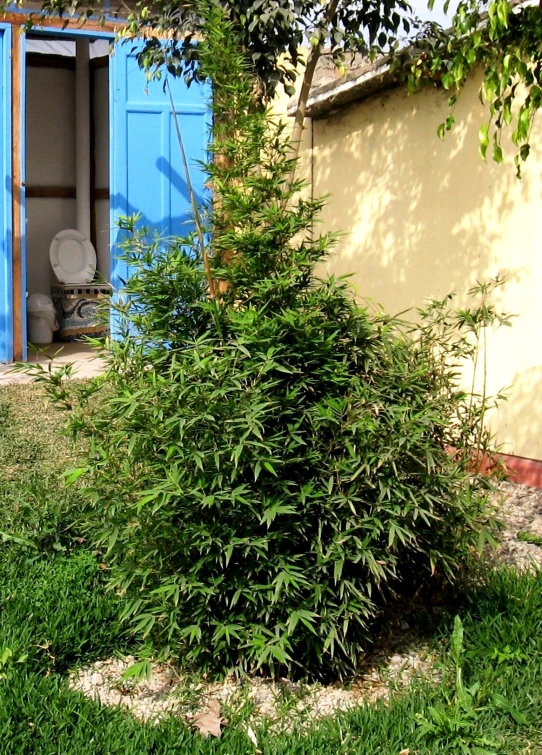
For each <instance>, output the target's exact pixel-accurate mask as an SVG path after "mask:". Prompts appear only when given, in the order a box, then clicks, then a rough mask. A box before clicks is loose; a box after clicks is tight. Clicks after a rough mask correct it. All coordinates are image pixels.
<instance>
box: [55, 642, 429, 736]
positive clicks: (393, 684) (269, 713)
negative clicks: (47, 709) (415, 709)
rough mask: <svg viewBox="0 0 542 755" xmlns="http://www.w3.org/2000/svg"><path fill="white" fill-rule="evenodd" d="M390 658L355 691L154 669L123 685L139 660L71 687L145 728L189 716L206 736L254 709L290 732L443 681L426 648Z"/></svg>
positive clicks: (101, 669) (379, 656)
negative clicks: (214, 723)
mask: <svg viewBox="0 0 542 755" xmlns="http://www.w3.org/2000/svg"><path fill="white" fill-rule="evenodd" d="M390 652H391V654H386V653H385V652H382V651H379V652H378V653H376V654H375V655H374V656H372V657H371V658H370V659H369V660H368V662H367V664H366V668H367V670H366V671H365V673H362V674H361V675H360V676H359V677H357V678H356V679H355V680H354V682H352V683H351V684H350V685H348V686H347V687H345V686H341V685H340V684H332V685H328V686H326V685H321V684H304V683H295V682H291V681H289V680H287V679H280V680H278V681H274V680H270V679H263V678H254V679H251V680H250V681H244V682H240V681H238V680H236V679H234V678H227V679H225V680H224V682H220V683H216V682H207V681H205V680H204V679H201V678H199V679H198V678H196V677H190V676H187V677H183V676H180V675H178V674H177V673H176V672H175V671H174V669H173V668H172V667H171V666H170V665H168V664H153V665H152V674H151V677H150V679H149V680H147V679H141V680H138V681H135V680H134V679H133V678H129V679H124V678H123V674H124V673H125V672H126V670H127V669H129V668H130V666H131V665H133V664H134V663H135V659H134V658H132V657H126V658H122V659H121V658H110V659H107V660H105V661H98V662H96V663H94V664H92V665H91V666H88V667H86V668H80V669H78V670H77V671H76V672H74V673H73V674H72V675H71V676H70V688H71V689H72V690H74V691H79V692H82V693H83V694H84V695H86V696H88V697H91V698H93V699H95V700H98V701H99V702H100V703H101V704H102V705H121V706H123V707H125V708H127V709H128V710H130V711H131V713H132V714H133V715H134V716H135V717H136V718H138V719H140V720H142V721H157V720H159V719H160V718H162V717H163V716H165V715H168V714H174V715H180V716H183V717H184V718H185V719H186V720H187V722H189V723H193V724H194V725H195V726H196V727H197V728H200V730H201V726H200V719H201V716H202V714H204V715H207V718H209V711H210V716H211V717H213V716H214V717H215V718H222V713H225V714H226V715H228V711H232V710H235V709H236V708H240V707H242V706H244V705H245V704H246V703H247V702H248V703H249V704H250V706H251V708H252V710H253V712H252V717H251V719H252V721H256V720H258V719H261V718H263V717H265V718H266V719H268V720H269V721H270V722H271V723H275V724H277V725H280V727H281V728H284V727H288V726H291V725H292V724H294V723H303V721H309V720H313V719H315V718H321V717H322V716H329V715H333V714H334V713H336V712H337V711H344V710H348V709H349V708H352V707H354V706H356V705H361V704H364V703H370V702H374V701H376V700H379V699H387V698H388V697H389V694H390V689H392V688H401V687H404V686H406V685H408V684H409V682H410V681H411V680H412V679H413V677H415V676H420V677H421V676H423V677H425V678H428V677H429V678H434V679H435V680H437V679H438V678H439V672H438V671H437V670H435V668H434V660H435V659H434V657H433V656H432V654H431V653H430V651H429V650H428V648H427V646H426V645H424V644H421V643H418V644H412V645H411V646H409V647H404V648H403V649H402V650H398V649H395V650H393V651H390ZM217 703H218V705H217ZM222 722H225V719H222ZM207 723H208V721H207Z"/></svg>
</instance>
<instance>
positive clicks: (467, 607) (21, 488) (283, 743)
mask: <svg viewBox="0 0 542 755" xmlns="http://www.w3.org/2000/svg"><path fill="white" fill-rule="evenodd" d="M60 429H61V418H59V417H58V416H57V415H56V414H55V412H54V411H53V410H52V409H51V408H49V407H47V406H46V404H45V402H44V398H43V394H42V392H41V390H40V389H39V388H37V387H34V386H26V385H13V386H6V387H3V388H2V390H1V392H0V531H2V532H4V533H5V534H9V535H16V536H17V537H18V538H20V539H22V540H30V541H32V542H33V543H35V544H37V546H38V547H37V549H36V548H30V547H28V546H26V545H24V544H21V543H18V542H17V541H14V540H12V539H7V540H6V541H5V542H3V543H2V544H0V548H1V551H0V742H1V745H0V752H1V753H2V755H4V754H5V755H8V754H11V753H14V754H15V753H16V754H17V755H22V754H23V753H36V754H37V755H49V754H51V755H52V754H53V753H58V754H59V755H60V754H62V755H85V754H86V753H88V755H91V754H92V755H98V754H100V753H103V754H104V755H106V754H107V755H109V754H110V753H119V755H120V754H121V753H122V755H146V754H148V755H151V753H152V754H153V755H158V754H162V753H164V754H165V753H171V754H173V753H175V755H178V754H179V753H217V754H220V755H226V754H228V755H243V754H244V753H247V754H248V753H254V752H256V748H255V746H254V745H253V744H252V742H251V741H250V739H249V738H248V736H247V734H246V721H247V720H248V715H249V713H250V710H249V708H248V707H247V708H246V709H242V710H240V711H239V710H237V711H233V712H232V711H227V710H226V711H225V715H226V717H227V718H228V719H229V723H228V725H226V727H225V728H224V732H223V736H222V738H221V739H219V740H217V739H214V740H205V739H203V738H202V737H201V736H200V735H199V734H197V733H195V732H193V731H192V730H191V729H190V728H188V727H187V726H186V725H185V723H183V722H182V721H181V720H175V719H169V720H166V721H164V722H162V723H161V724H159V725H157V726H154V725H150V724H149V725H144V724H141V723H139V722H137V721H136V720H135V719H133V718H132V716H131V715H130V714H129V713H126V712H124V711H122V710H117V709H107V708H102V707H100V706H99V705H98V704H97V703H94V702H92V701H90V700H88V699H86V698H85V697H83V696H82V695H81V694H78V693H75V692H72V691H70V690H69V689H68V683H67V672H68V671H69V670H70V669H72V668H74V667H75V666H76V665H78V664H81V663H86V662H88V661H90V660H93V659H97V658H103V657H107V656H109V655H111V654H112V653H115V652H121V653H122V652H127V651H128V650H130V646H129V642H128V640H127V639H126V637H124V636H123V633H122V629H121V627H120V626H119V624H118V623H117V620H116V616H117V614H118V609H119V598H117V597H116V596H115V595H113V594H111V593H107V592H105V591H104V589H103V579H102V576H103V571H102V569H101V566H100V559H99V557H98V556H97V555H96V554H93V553H91V552H89V551H88V550H85V543H84V542H83V543H81V542H79V540H80V535H81V533H80V532H79V531H78V525H77V512H78V507H79V499H78V492H77V489H76V488H75V489H74V488H72V489H70V490H69V491H68V490H65V489H64V488H63V486H62V484H61V483H60V482H59V479H58V476H59V473H60V472H61V471H62V470H63V469H65V468H66V467H67V466H69V465H70V463H71V462H70V456H71V455H72V453H73V451H72V450H71V448H70V444H69V441H68V440H67V439H65V438H63V437H62V436H61V434H60ZM456 615H459V616H460V617H461V622H462V624H460V623H459V622H458V621H457V620H455V633H454V619H455V616H456ZM462 631H463V632H464V636H463V638H462V637H461V633H462ZM430 638H431V639H430V641H431V642H432V644H433V645H434V647H435V649H436V650H437V651H438V655H439V658H440V662H441V664H442V680H441V681H440V682H439V683H438V684H429V683H426V684H423V683H422V682H419V681H418V682H415V683H414V686H412V687H410V688H409V689H408V690H407V691H405V692H402V693H399V692H398V693H396V694H393V695H392V698H391V702H390V704H389V705H388V704H384V703H380V704H378V705H372V706H367V707H360V708H359V709H356V710H355V711H353V712H349V713H344V714H340V715H338V716H337V717H335V718H333V719H332V720H322V721H320V722H318V723H316V724H314V725H313V726H312V728H310V729H309V730H308V731H302V732H301V731H300V732H296V731H291V732H289V733H283V734H280V733H277V732H276V731H273V732H271V731H266V728H265V725H264V724H262V727H261V728H260V729H258V730H257V731H256V735H257V737H258V743H259V744H258V748H259V751H260V752H261V753H265V754H266V755H271V754H273V755H274V754H275V753H276V754H277V755H278V754H279V753H284V754H285V755H294V753H295V754H296V755H297V754H299V755H304V754H305V753H307V754H310V753H322V754H324V753H329V754H330V755H331V753H333V755H335V754H337V753H344V754H346V753H359V755H376V753H385V754H386V755H388V754H389V755H399V753H401V752H403V753H404V755H406V753H409V755H414V753H419V754H420V755H423V754H424V753H454V754H455V753H458V754H460V755H461V754H462V753H472V754H473V755H481V753H489V752H495V753H514V754H517V753H542V682H541V680H542V574H540V573H536V574H523V575H519V574H516V573H514V572H511V571H507V570H498V571H491V572H487V573H485V574H484V573H482V575H481V576H478V578H477V579H476V580H473V584H472V585H471V586H470V587H469V588H465V589H464V590H463V592H462V593H461V594H460V595H458V596H457V597H456V599H454V605H450V606H448V607H447V608H446V610H444V611H442V612H441V613H439V615H438V619H433V629H432V630H431V633H430ZM131 650H132V652H133V646H132V648H131ZM458 670H460V671H461V675H460V676H458Z"/></svg>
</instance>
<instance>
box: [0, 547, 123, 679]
mask: <svg viewBox="0 0 542 755" xmlns="http://www.w3.org/2000/svg"><path fill="white" fill-rule="evenodd" d="M0 605H1V612H0V636H1V638H2V640H1V645H0V676H2V677H3V678H4V677H5V672H6V669H8V670H9V671H10V672H12V671H13V667H14V665H15V664H24V668H25V669H26V670H27V671H28V670H36V669H39V668H43V667H45V668H49V669H55V670H56V671H59V670H60V671H61V670H63V669H66V668H67V667H69V666H70V665H73V663H74V662H75V661H77V660H80V659H82V658H85V659H91V658H99V657H103V655H105V654H107V653H108V652H111V650H112V649H113V647H117V648H120V647H121V643H120V642H119V637H120V634H121V631H120V626H119V622H118V614H119V611H120V606H119V601H118V599H117V598H116V597H115V596H114V595H112V594H110V593H107V592H106V591H105V590H104V580H103V570H102V569H101V568H100V564H99V561H98V560H97V558H96V556H93V555H92V554H90V553H88V552H85V551H81V552H79V553H76V554H73V555H71V556H64V555H56V556H54V557H52V558H51V557H45V556H34V555H33V554H32V552H30V555H29V552H28V550H27V549H24V548H23V549H21V548H17V547H16V546H13V545H11V546H3V551H2V556H1V559H0ZM4 655H5V657H4ZM0 684H1V682H0Z"/></svg>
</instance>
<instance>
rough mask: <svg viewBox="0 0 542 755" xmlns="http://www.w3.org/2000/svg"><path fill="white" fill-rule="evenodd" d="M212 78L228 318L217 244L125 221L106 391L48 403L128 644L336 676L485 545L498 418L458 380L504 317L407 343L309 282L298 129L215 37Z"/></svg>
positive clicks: (71, 391) (434, 316)
mask: <svg viewBox="0 0 542 755" xmlns="http://www.w3.org/2000/svg"><path fill="white" fill-rule="evenodd" d="M201 56H202V66H203V67H204V70H205V74H206V75H207V76H209V77H210V78H211V80H212V81H213V82H214V83H215V84H216V93H217V94H216V96H215V99H214V102H213V109H214V116H215V118H214V124H215V125H214V132H213V142H212V145H211V151H212V152H213V153H214V155H215V159H214V160H213V161H212V162H210V163H209V164H208V165H207V166H206V171H207V173H208V174H209V179H210V182H211V183H212V185H213V188H214V207H213V208H210V207H209V208H207V212H201V213H200V216H199V218H198V223H201V222H206V223H207V226H206V227H205V231H206V232H210V233H209V234H208V236H209V241H208V242H206V243H207V246H208V249H207V251H208V252H209V255H210V257H211V261H212V275H213V277H214V283H215V284H216V287H217V291H221V294H220V295H219V296H217V297H216V298H212V297H209V295H208V290H207V283H208V281H207V278H206V274H205V270H204V260H203V249H202V247H201V243H202V242H201V239H202V238H203V235H204V234H201V233H196V232H194V233H193V234H191V235H189V236H187V237H186V238H184V239H178V240H173V241H167V240H163V239H152V238H149V237H148V236H147V235H145V233H144V232H142V231H141V230H139V229H138V227H137V225H136V222H135V221H134V220H133V219H132V220H128V219H127V220H126V221H124V228H125V230H126V231H127V232H128V233H127V238H126V242H125V254H126V259H127V261H128V263H129V265H130V268H131V271H132V275H131V278H130V280H129V282H128V283H127V285H126V290H125V293H124V296H123V301H122V302H121V303H120V304H119V305H118V306H117V317H118V319H119V323H120V327H121V332H122V337H121V338H120V339H119V340H118V341H116V342H114V343H112V344H111V345H110V350H109V351H107V352H106V355H105V356H106V359H107V362H108V368H107V372H106V374H105V376H104V377H103V378H99V379H97V380H96V381H94V382H93V383H91V384H90V387H89V385H88V384H87V385H78V384H75V383H66V381H63V380H62V379H61V375H57V376H53V377H49V378H47V382H48V386H49V391H50V393H51V395H53V396H54V397H55V398H56V399H57V400H58V401H61V402H64V403H65V404H66V405H69V406H72V405H73V406H75V410H74V411H75V414H74V416H73V418H72V420H71V428H72V430H73V431H74V432H76V433H78V434H79V435H81V436H82V437H83V438H84V445H85V447H87V448H88V452H87V454H86V458H85V460H84V464H83V466H82V467H81V469H82V470H84V474H83V475H82V476H81V477H80V481H83V483H84V481H85V480H86V486H87V487H86V494H87V500H88V506H89V508H90V513H89V515H88V521H87V529H88V533H89V536H90V537H91V538H92V542H93V543H94V545H95V547H97V548H98V549H100V550H102V551H105V552H106V556H105V559H106V561H107V563H108V565H109V567H110V572H109V573H108V575H109V581H110V585H111V586H112V587H113V588H115V589H116V590H118V591H120V592H121V593H122V594H123V595H124V594H125V595H127V596H128V599H127V602H126V607H125V610H124V612H123V618H124V619H126V620H130V621H131V622H133V628H134V630H135V631H136V632H137V633H138V634H140V635H142V636H151V637H153V638H154V639H155V640H156V641H157V642H158V643H160V644H161V645H162V646H164V645H166V646H169V647H170V648H171V650H172V652H173V653H174V654H175V655H177V656H178V657H179V658H181V659H182V660H183V661H185V662H192V663H195V664H197V665H198V666H199V667H200V668H202V669H210V670H213V671H221V672H224V671H227V670H229V669H235V670H237V671H254V670H262V671H263V670H266V671H271V672H274V673H278V672H281V673H283V672H284V671H286V670H287V671H289V672H291V673H294V674H295V673H298V674H301V673H303V674H312V675H316V676H318V675H319V676H322V675H325V674H327V673H329V672H330V671H331V672H332V673H338V674H341V673H344V672H345V671H346V670H347V669H352V668H355V667H356V665H357V663H358V659H359V655H360V652H361V650H362V648H363V646H364V644H366V643H367V641H368V638H369V627H370V622H371V619H372V618H373V617H374V616H375V614H376V613H377V611H378V609H379V606H380V605H381V604H382V602H383V601H385V600H386V599H388V598H389V597H390V596H391V595H392V594H393V592H394V591H397V590H402V589H408V588H409V586H411V585H412V584H413V583H416V585H419V584H422V583H424V582H425V581H427V580H429V579H430V577H431V575H435V574H436V575H438V576H439V577H446V578H453V577H454V575H455V574H456V573H457V570H458V568H459V566H460V564H461V563H462V560H463V558H464V557H465V556H466V554H467V553H468V552H469V550H470V549H471V547H472V546H473V545H475V544H476V543H482V544H483V542H485V539H486V538H487V534H486V532H487V528H488V517H487V512H486V507H485V489H486V487H487V483H486V481H485V480H484V479H483V478H481V477H479V476H478V475H477V474H472V471H473V470H472V458H471V453H472V448H473V447H477V448H478V450H479V451H480V452H482V451H484V450H485V448H486V446H487V442H488V437H487V433H486V432H485V431H484V430H483V429H482V428H481V420H482V418H483V412H484V410H485V406H486V403H487V401H486V400H485V399H479V398H476V397H473V396H469V395H468V394H467V393H466V392H465V391H464V390H463V389H462V388H461V387H460V380H459V361H460V359H461V358H462V357H463V356H465V355H466V354H469V353H471V352H472V350H473V346H472V342H471V340H470V337H471V334H472V333H473V332H474V333H476V332H478V331H479V329H480V328H483V327H485V326H487V325H488V324H490V323H491V322H493V321H494V319H495V316H494V315H495V313H494V312H493V311H492V310H491V309H486V310H484V313H485V314H484V313H482V314H480V313H478V312H477V311H476V312H475V311H472V312H471V315H470V319H469V317H467V316H466V315H465V313H463V315H461V316H456V315H454V314H453V313H452V312H450V311H449V309H448V306H447V305H448V300H445V301H444V302H433V303H432V304H431V306H430V307H429V308H428V309H427V311H426V312H424V313H420V316H421V325H420V324H418V325H416V326H411V325H408V324H406V323H401V322H399V321H394V320H392V319H390V318H388V317H386V316H384V315H380V314H375V313H373V312H371V311H370V310H369V309H368V308H366V307H361V306H359V305H358V304H357V303H356V302H355V300H354V298H353V295H352V293H351V291H350V290H349V288H348V285H347V283H346V282H345V281H344V280H334V279H326V280H319V279H318V278H317V277H316V274H315V268H316V265H317V264H318V263H319V262H321V260H322V259H323V258H324V256H325V255H326V253H327V251H328V249H329V248H330V245H332V242H333V239H332V238H330V237H329V236H326V235H324V236H319V235H317V234H315V233H314V230H313V226H314V223H315V221H316V219H317V216H318V212H319V210H320V208H321V206H322V202H321V201H320V200H315V201H314V200H309V199H304V198H302V197H300V196H299V194H298V192H299V190H300V189H301V188H302V185H301V184H300V183H299V182H294V183H293V184H290V183H289V181H288V180H287V177H288V176H289V175H290V173H291V170H292V160H290V159H289V157H288V155H289V151H288V143H287V140H286V139H285V135H284V126H283V125H281V124H276V123H274V122H273V121H272V119H270V117H269V116H268V114H267V113H266V112H265V111H263V110H260V109H255V108H254V106H253V97H252V88H253V80H252V78H251V77H250V76H249V75H248V74H247V72H246V69H245V64H244V59H243V56H242V55H241V54H239V53H238V52H237V50H236V47H235V44H234V42H233V41H232V35H231V34H230V33H229V25H228V24H225V23H224V21H223V20H222V19H221V18H220V16H217V15H216V14H215V13H213V14H212V15H211V19H210V22H209V26H208V33H207V34H206V37H205V42H204V43H202V50H201ZM211 210H212V211H211ZM473 323H474V325H473ZM477 329H478V330H477ZM451 450H453V453H452V452H451ZM77 474H78V473H75V475H74V476H76V475H77Z"/></svg>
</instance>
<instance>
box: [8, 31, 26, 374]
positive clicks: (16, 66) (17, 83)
mask: <svg viewBox="0 0 542 755" xmlns="http://www.w3.org/2000/svg"><path fill="white" fill-rule="evenodd" d="M23 33H24V29H23V27H22V26H14V27H13V29H12V36H11V40H12V41H11V97H12V102H11V108H12V113H13V117H12V121H11V176H12V188H11V191H12V198H13V201H12V212H13V218H12V229H13V245H12V250H13V252H12V254H13V257H12V259H13V357H14V359H15V360H16V361H17V360H21V359H22V358H23V353H24V340H23V339H26V333H23V322H24V318H23V306H24V305H25V301H24V299H23V250H22V223H23V217H22V202H21V191H22V134H21V130H22V108H23V104H24V103H23V97H22V71H23V65H24V61H23V55H22V41H23Z"/></svg>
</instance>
